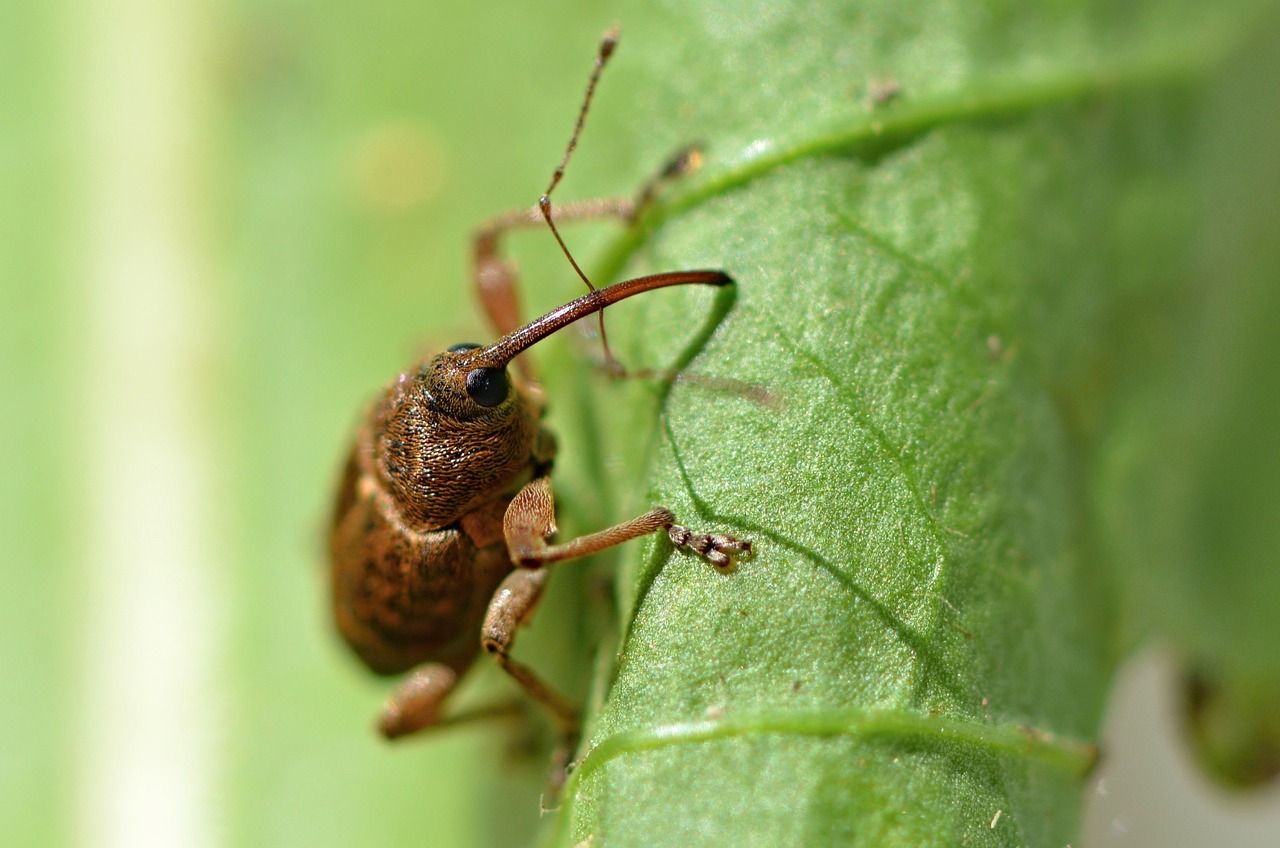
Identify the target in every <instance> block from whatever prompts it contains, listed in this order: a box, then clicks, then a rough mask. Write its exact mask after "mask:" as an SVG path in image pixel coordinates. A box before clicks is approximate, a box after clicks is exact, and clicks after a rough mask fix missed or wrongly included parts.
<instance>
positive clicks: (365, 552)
mask: <svg viewBox="0 0 1280 848" xmlns="http://www.w3.org/2000/svg"><path fill="white" fill-rule="evenodd" d="M348 469H349V470H348V473H347V474H346V475H344V481H343V486H344V488H343V492H342V494H341V496H340V498H339V504H340V506H339V509H340V513H339V514H337V515H335V516H334V524H333V528H332V535H331V537H330V548H331V551H330V554H331V561H332V564H333V568H332V571H331V578H332V581H333V586H332V598H333V607H334V616H335V619H336V621H337V624H338V630H339V632H340V633H341V634H342V636H343V638H344V639H345V640H346V641H347V643H348V644H350V645H351V647H352V648H353V649H354V650H355V652H356V654H357V655H358V656H359V657H360V658H361V659H362V660H363V661H364V662H365V663H366V664H367V665H368V666H369V667H370V668H371V669H372V670H374V671H376V672H378V673H380V674H398V673H400V672H402V671H407V670H408V669H410V668H413V667H414V666H417V665H419V664H421V663H423V662H428V661H435V662H442V663H445V664H448V665H453V666H459V667H464V666H465V664H466V663H467V662H468V661H469V660H470V659H471V657H472V656H474V654H475V653H476V650H477V642H476V634H477V633H478V631H479V628H480V622H481V621H482V620H483V618H484V612H485V608H486V606H487V605H488V603H489V599H490V598H491V597H492V596H493V593H494V591H495V589H497V586H498V584H499V583H500V582H501V581H502V578H503V577H504V576H505V575H506V574H507V572H508V571H510V570H511V563H510V559H509V558H508V556H507V552H506V548H505V546H504V545H503V544H502V543H501V541H500V540H499V541H496V542H495V543H493V544H488V545H485V546H483V547H479V546H477V545H476V543H475V541H474V540H473V539H472V537H471V536H469V535H468V534H467V533H466V532H465V531H464V530H463V529H462V528H461V526H457V527H445V528H441V529H437V530H425V531H417V530H413V529H412V528H411V527H409V526H406V523H405V521H404V520H403V517H402V516H401V515H400V514H399V511H398V509H397V508H396V505H395V503H394V501H393V500H392V499H391V498H390V497H389V496H388V495H387V493H386V492H385V491H383V490H382V488H381V486H380V485H379V482H378V481H377V480H376V478H374V477H373V476H372V475H370V474H368V473H363V472H361V471H360V469H359V467H358V463H357V462H356V458H355V457H354V456H353V457H352V461H351V463H350V464H349V466H348ZM495 506H498V507H501V506H502V505H501V504H495Z"/></svg>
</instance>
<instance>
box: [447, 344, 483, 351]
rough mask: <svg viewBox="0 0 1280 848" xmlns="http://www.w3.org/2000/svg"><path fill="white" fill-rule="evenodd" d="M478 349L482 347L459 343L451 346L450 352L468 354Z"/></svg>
mask: <svg viewBox="0 0 1280 848" xmlns="http://www.w3.org/2000/svg"><path fill="white" fill-rule="evenodd" d="M478 347H480V345H478V344H476V343H475V342H459V343H458V344H456V345H451V346H450V347H449V352H450V353H466V352H467V351H469V350H475V349H476V348H478Z"/></svg>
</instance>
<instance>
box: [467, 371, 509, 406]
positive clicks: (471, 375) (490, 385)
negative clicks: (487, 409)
mask: <svg viewBox="0 0 1280 848" xmlns="http://www.w3.org/2000/svg"><path fill="white" fill-rule="evenodd" d="M507 389H508V385H507V372H506V369H503V368H473V369H471V371H469V372H468V373H467V394H469V395H471V399H472V400H473V401H475V402H476V403H478V404H480V405H481V406H497V405H498V404H500V403H502V402H503V401H504V400H506V399H507Z"/></svg>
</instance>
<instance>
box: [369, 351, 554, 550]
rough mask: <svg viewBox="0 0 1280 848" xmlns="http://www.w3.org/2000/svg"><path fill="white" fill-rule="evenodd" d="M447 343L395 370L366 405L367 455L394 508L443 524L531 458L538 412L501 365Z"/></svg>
mask: <svg viewBox="0 0 1280 848" xmlns="http://www.w3.org/2000/svg"><path fill="white" fill-rule="evenodd" d="M482 350H483V349H482V348H480V346H479V345H473V344H459V345H454V346H453V347H451V348H449V349H448V350H446V351H445V352H443V353H441V354H439V355H437V356H435V357H432V358H431V359H428V360H426V361H425V362H423V363H422V364H421V365H420V366H419V367H418V368H417V369H416V371H411V372H408V373H405V374H402V375H400V377H399V379H398V380H397V381H396V382H395V383H393V384H392V385H391V386H390V387H389V389H388V391H387V394H386V396H385V397H384V399H383V402H382V403H381V404H379V407H378V408H377V409H375V411H374V419H373V422H372V424H373V433H374V444H373V446H372V447H373V451H374V462H375V465H376V468H377V471H378V475H379V477H381V479H382V482H383V484H384V486H385V487H386V490H387V492H388V493H389V494H390V495H391V496H392V498H394V499H395V501H396V503H397V505H398V506H399V508H400V511H401V514H402V515H403V516H404V517H405V518H406V519H408V520H409V521H410V522H412V523H413V524H414V525H415V526H417V527H419V528H421V529H433V528H438V527H446V526H448V525H450V524H453V523H454V522H456V521H457V520H458V519H460V518H461V517H462V516H464V515H466V514H467V513H468V512H470V511H472V510H473V509H475V508H476V507H477V506H479V505H480V504H483V503H485V502H487V501H490V500H492V499H493V498H494V497H496V496H498V495H500V494H502V493H503V492H504V491H507V490H508V489H510V488H511V487H512V486H513V485H515V484H516V483H517V482H519V481H520V478H521V477H522V475H523V474H524V472H525V470H526V469H527V468H529V466H530V465H531V463H532V461H533V460H532V456H533V450H534V444H535V440H536V437H537V432H538V420H537V419H538V413H537V409H536V407H535V405H534V404H533V403H532V402H531V400H530V398H529V397H527V395H526V394H525V392H524V391H523V390H522V389H521V388H520V387H519V386H518V385H517V384H516V383H515V381H513V380H512V379H511V377H510V375H509V374H508V371H507V368H506V364H505V363H500V364H495V363H491V362H485V361H480V360H479V359H478V353H479V352H481V351H482Z"/></svg>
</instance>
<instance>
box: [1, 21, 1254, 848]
mask: <svg viewBox="0 0 1280 848" xmlns="http://www.w3.org/2000/svg"><path fill="white" fill-rule="evenodd" d="M617 20H621V21H622V22H623V24H624V25H625V27H626V35H625V38H624V43H623V46H622V48H621V50H620V53H619V60H618V62H617V65H616V67H615V68H613V69H611V72H610V76H609V77H608V78H607V79H606V81H605V83H604V87H603V89H602V94H601V98H600V100H599V103H598V106H597V108H596V109H595V112H594V113H593V116H592V120H591V122H590V125H589V127H588V130H587V134H586V136H585V137H584V140H583V144H582V148H581V153H580V156H579V158H578V159H577V160H575V163H574V166H573V169H572V170H571V172H570V176H569V178H568V180H567V181H566V184H565V189H564V191H565V195H564V196H565V197H569V196H583V197H584V196H593V195H598V194H614V193H618V192H627V191H629V190H631V188H632V187H634V186H635V185H637V184H638V183H639V182H640V181H641V180H642V179H643V178H644V176H645V175H647V174H648V173H649V172H650V171H652V169H653V167H654V166H655V165H656V164H657V163H656V162H653V161H648V160H647V159H646V158H645V157H643V156H640V155H638V150H639V149H641V148H644V149H647V148H648V147H649V146H650V145H647V144H641V143H639V142H637V141H635V140H634V139H630V138H628V136H627V135H626V134H625V133H623V132H622V131H621V128H623V127H624V126H627V125H628V122H627V120H626V119H625V112H626V110H627V108H628V103H629V98H631V97H632V96H633V95H634V89H633V87H632V86H631V79H632V77H631V75H630V73H629V71H628V69H627V61H626V56H627V55H628V53H630V52H631V51H637V52H638V51H643V50H644V49H645V45H646V44H648V43H655V42H659V41H661V40H662V39H666V38H671V37H673V36H672V34H671V33H668V32H664V31H662V30H661V29H660V28H658V27H657V26H656V25H655V26H652V27H651V26H650V24H649V22H648V19H647V18H646V17H645V16H644V14H643V13H634V14H631V13H628V12H627V10H620V9H619V8H618V7H617V6H616V5H615V4H598V3H587V2H567V0H550V2H543V3H538V4H536V5H535V4H506V5H497V4H494V5H492V6H476V7H465V8H464V7H463V6H461V5H457V6H453V5H449V6H446V5H445V4H407V3H399V2H382V0H374V2H368V3H364V4H360V5H359V6H355V5H344V4H308V3H299V2H234V3H225V4H216V3H212V2H188V3H165V2H161V0H151V1H150V2H148V0H97V2H83V3H71V4H49V5H45V4H17V3H11V4H6V5H5V6H4V8H3V9H0V56H3V57H4V65H3V67H4V68H5V69H6V72H5V73H4V74H2V75H0V110H2V111H0V121H2V123H0V189H2V191H3V194H2V196H0V274H3V280H4V282H3V285H2V287H0V314H2V315H3V316H4V323H3V327H4V332H3V333H2V334H0V352H2V356H0V374H2V375H3V386H4V388H5V392H4V397H5V409H6V412H5V415H4V416H3V417H2V418H0V435H2V436H3V443H4V445H5V457H6V459H5V465H4V471H5V473H4V479H3V482H2V483H0V499H2V505H3V509H0V532H2V534H3V538H4V540H5V542H6V545H7V547H6V563H7V567H6V569H5V575H6V586H5V590H6V591H5V595H6V602H5V603H4V605H3V615H2V616H0V658H2V666H0V667H3V669H4V671H5V673H6V676H7V677H8V683H7V687H6V690H7V695H6V697H5V698H4V699H2V700H0V725H2V726H3V727H4V731H3V733H4V743H3V753H2V754H0V798H3V799H4V801H3V803H0V839H2V840H3V841H4V843H5V844H11V845H60V844H84V845H93V844H104V845H130V844H131V845H137V844H182V845H215V844H231V845H272V846H283V845H308V846H321V845H369V844H383V845H392V844H394V845H399V844H431V845H437V844H438V845H491V844H521V843H524V842H527V841H528V839H529V837H528V834H529V833H531V832H532V831H533V829H534V828H535V827H536V826H537V819H538V807H537V794H538V792H539V790H540V788H541V783H542V779H543V774H544V769H543V765H542V762H543V761H542V760H541V759H540V757H539V756H521V755H520V753H519V751H518V750H517V749H518V748H519V743H520V741H521V736H522V731H520V730H519V729H518V728H516V729H513V728H511V727H507V726H486V727H472V728H466V729H458V730H455V731H451V732H449V733H447V734H440V735H439V736H437V737H434V738H431V739H429V740H423V741H421V742H415V743H413V744H411V745H408V746H405V747H403V748H398V749H394V750H390V749H388V748H386V747H385V746H383V745H382V744H380V743H379V741H378V740H377V739H375V738H374V736H373V735H372V733H371V721H372V717H373V715H374V713H375V711H376V709H377V708H378V706H379V704H380V703H381V700H382V698H383V697H384V696H385V694H386V692H387V690H388V687H387V684H386V682H385V681H379V680H376V679H373V678H371V677H370V676H368V675H366V674H365V673H364V672H363V671H362V670H361V669H360V668H359V667H357V665H356V664H355V663H354V662H353V661H352V660H351V659H350V658H349V657H348V656H347V655H346V653H345V652H344V650H343V649H342V648H341V646H340V645H339V644H338V643H337V641H336V639H335V637H334V636H333V635H332V634H331V632H330V630H329V627H328V622H327V617H326V608H325V592H324V588H325V586H324V574H323V544H322V538H323V532H322V531H323V525H324V518H325V515H326V513H327V510H328V508H329V501H330V498H331V497H332V490H333V486H334V483H335V476H336V473H337V470H338V463H339V460H340V458H341V455H342V452H343V450H344V446H345V444H346V442H347V440H348V439H349V438H350V435H351V432H352V429H353V427H354V423H355V420H356V417H357V415H358V413H359V410H360V409H361V406H362V404H363V403H364V402H365V401H366V399H367V398H368V397H369V396H370V394H371V392H373V391H374V390H375V389H376V388H377V386H378V385H380V384H381V383H382V382H383V381H384V380H386V379H387V378H389V377H390V376H391V375H393V374H394V373H395V372H396V371H397V369H399V368H401V367H403V366H404V364H405V363H407V362H408V361H409V360H411V359H412V358H413V357H414V356H416V355H418V354H419V353H420V352H422V351H424V350H427V349H430V348H433V347H437V346H440V345H443V344H449V343H452V342H454V341H458V340H466V339H473V338H474V339H477V340H483V338H485V336H486V332H487V331H486V329H485V328H484V326H483V324H482V323H481V322H480V321H479V319H478V317H477V314H476V311H475V309H474V308H473V305H472V303H471V298H470V292H469V289H468V284H467V258H468V250H469V245H468V242H467V237H468V233H469V232H470V231H471V229H472V228H473V227H474V226H475V225H476V224H477V223H479V222H480V221H482V220H484V219H485V218H486V217H487V216H489V215H490V214H493V213H494V212H496V211H498V210H502V209H506V208H510V207H513V206H519V205H523V204H525V203H528V202H530V201H532V200H534V199H535V198H536V196H537V193H538V192H539V191H540V190H541V189H542V187H543V185H544V183H545V180H546V177H547V175H548V174H549V172H550V170H551V168H552V167H553V166H554V164H555V162H556V161H557V159H558V157H559V155H560V151H561V149H562V146H563V144H564V141H565V137H566V133H567V130H568V128H569V126H570V124H571V121H572V118H573V115H574V112H575V110H576V108H577V105H578V101H579V97H580V92H581V89H582V85H583V83H584V81H585V75H586V72H587V70H588V69H589V67H590V62H591V57H592V54H593V50H594V45H595V43H596V40H597V39H598V37H599V35H600V33H601V32H602V31H603V30H604V29H605V27H606V26H607V25H609V24H611V23H613V22H615V21H617ZM664 132H665V133H666V134H668V135H669V134H671V132H672V131H671V130H670V129H669V128H668V129H666V130H664ZM605 234H607V228H606V229H605V231H602V232H587V233H583V234H580V235H575V236H574V244H575V246H576V247H578V248H579V250H580V251H581V252H582V253H583V254H585V255H586V256H591V255H592V247H593V245H595V244H598V241H599V239H600V238H601V237H602V236H603V235H605ZM514 244H515V249H516V252H517V253H518V256H519V260H520V263H521V266H522V268H523V269H524V272H525V279H526V282H527V289H526V291H527V293H528V298H527V311H529V312H533V311H540V310H541V309H542V308H543V307H549V306H550V305H552V304H555V303H558V302H560V301H562V300H564V299H566V298H567V297H569V296H572V295H576V294H577V293H578V288H577V284H576V283H575V281H574V280H573V279H572V278H571V277H570V276H569V274H567V273H566V269H565V268H564V266H563V265H562V263H561V261H560V260H559V259H558V257H557V256H556V255H555V253H554V250H553V245H552V244H551V242H550V240H549V238H547V237H546V236H545V235H544V234H542V233H531V234H529V235H522V236H519V237H518V238H517V239H516V240H515V242H514ZM561 346H562V348H561V349H560V350H559V352H557V350H552V351H551V352H550V353H549V355H550V356H565V355H568V354H567V353H566V351H565V350H563V348H565V347H568V346H567V345H563V343H561ZM558 484H559V485H562V486H563V487H564V491H563V492H562V497H563V500H564V501H565V502H566V503H568V504H573V503H575V502H577V503H579V504H581V503H584V502H587V501H589V500H590V499H591V493H590V492H589V491H587V490H585V489H584V488H583V487H582V486H581V485H580V484H576V482H575V478H574V476H573V474H572V472H568V473H567V474H566V476H565V478H564V479H563V480H561V481H558ZM594 509H595V510H596V511H597V512H601V511H603V512H606V513H607V510H601V509H600V508H599V507H594ZM558 591H560V592H561V593H569V594H570V595H572V594H573V592H575V591H576V590H575V589H573V588H566V589H560V590H558ZM572 599H573V598H572V597H570V598H569V600H572ZM570 606H571V604H569V603H564V602H563V601H562V603H561V604H560V607H558V608H560V609H568V608H569V607H570ZM551 608H552V609H557V607H556V606H555V602H554V601H553V603H552V606H551ZM589 627H590V625H589V624H584V623H583V622H581V621H575V620H570V617H569V616H562V617H557V616H548V615H544V616H543V618H542V619H540V625H539V627H537V628H535V631H537V632H536V634H535V636H534V641H533V642H532V644H534V645H536V641H537V640H538V639H541V640H544V641H546V642H552V641H556V640H559V641H568V640H573V639H574V638H575V636H577V635H580V634H581V633H584V632H589ZM535 649H536V648H535ZM1143 674H1146V673H1145V672H1137V673H1136V675H1137V678H1139V679H1143V680H1147V682H1148V684H1149V685H1147V686H1146V687H1145V688H1143V687H1138V689H1136V690H1135V692H1136V693H1137V694H1133V696H1132V697H1133V700H1132V701H1129V702H1128V703H1137V704H1143V703H1146V704H1148V705H1152V707H1151V708H1152V709H1164V708H1166V707H1168V704H1167V699H1166V700H1161V699H1160V698H1159V697H1156V696H1153V695H1151V694H1150V693H1151V691H1152V689H1151V686H1152V685H1156V684H1161V682H1162V684H1161V685H1167V684H1169V678H1170V677H1171V674H1165V675H1164V676H1163V677H1160V676H1159V675H1157V680H1156V684H1152V683H1151V681H1150V679H1149V678H1150V677H1151V675H1150V674H1147V676H1146V677H1143ZM476 676H477V677H478V678H479V679H478V680H476V681H472V682H470V683H469V684H468V688H469V689H470V690H474V689H476V688H483V687H485V686H486V685H487V684H491V683H493V682H494V675H493V674H492V673H491V670H489V669H485V670H483V671H482V672H480V673H479V674H478V675H476ZM500 685H503V684H500ZM1144 692H1145V693H1146V694H1142V693H1144ZM474 696H475V692H474V691H471V692H469V693H464V696H463V697H464V699H465V698H467V697H474ZM1143 698H1146V699H1147V700H1146V701H1144V700H1143ZM1153 698H1154V700H1153ZM1161 704H1164V707H1161V706H1160V705H1161ZM1123 715H1124V710H1123V709H1120V710H1119V711H1118V712H1117V716H1123ZM1149 717H1150V713H1148V712H1144V711H1143V710H1138V711H1137V712H1135V713H1134V714H1133V716H1131V718H1130V721H1131V722H1132V723H1131V724H1130V725H1125V724H1120V725H1116V724H1114V723H1113V724H1110V725H1108V728H1109V730H1108V732H1109V734H1110V735H1112V736H1115V735H1117V734H1118V736H1119V738H1123V739H1132V738H1135V736H1136V735H1137V734H1138V733H1139V731H1140V730H1141V729H1143V728H1146V727H1147V725H1149V724H1150V722H1149V720H1148V719H1149ZM1114 720H1115V721H1118V720H1120V719H1119V718H1115V719H1114ZM1168 723H1169V724H1172V722H1168ZM1117 728H1118V729H1117ZM1166 729H1168V728H1166ZM1151 739H1152V742H1151V744H1152V745H1162V746H1163V747H1162V748H1160V750H1163V751H1169V750H1173V751H1175V753H1174V754H1170V755H1169V756H1164V755H1160V756H1155V757H1149V756H1148V757H1146V759H1145V760H1144V759H1143V758H1144V756H1146V755H1144V754H1143V753H1142V752H1143V751H1144V750H1148V749H1147V748H1144V747H1142V746H1134V750H1135V754H1134V756H1135V757H1136V758H1137V759H1136V762H1138V763H1139V764H1141V763H1142V762H1147V763H1149V764H1150V766H1149V768H1147V769H1146V770H1143V769H1142V768H1140V767H1137V768H1136V770H1135V766H1133V765H1132V763H1133V762H1135V760H1127V759H1123V758H1120V757H1122V755H1119V754H1117V755H1116V756H1117V757H1118V758H1119V759H1118V761H1117V762H1116V763H1115V765H1112V764H1111V763H1108V765H1107V769H1108V770H1111V769H1114V771H1104V772H1103V775H1102V779H1103V781H1104V782H1103V783H1102V784H1101V786H1102V787H1103V788H1102V791H1097V789H1096V787H1095V791H1093V792H1092V793H1091V794H1092V796H1093V801H1092V803H1093V804H1094V809H1095V810H1096V812H1094V813H1091V817H1090V819H1089V823H1088V828H1089V829H1088V837H1087V841H1086V844H1126V845H1140V844H1166V845H1167V844H1175V843H1170V842H1169V841H1168V839H1169V838H1170V836H1171V835H1172V836H1174V837H1176V836H1179V835H1182V836H1187V835H1188V834H1198V833H1214V834H1223V833H1237V837H1238V839H1240V840H1245V839H1250V838H1251V839H1255V840H1257V844H1266V843H1265V842H1264V840H1266V839H1267V838H1268V835H1274V833H1275V830H1274V829H1273V828H1274V827H1276V822H1277V818H1276V812H1275V809H1274V803H1273V804H1272V808H1271V809H1269V810H1268V809H1264V808H1262V807H1261V806H1259V805H1258V804H1257V803H1256V802H1255V803H1253V804H1252V805H1251V807H1250V809H1249V810H1241V809H1239V807H1238V804H1236V803H1235V802H1232V803H1222V802H1220V801H1219V800H1216V799H1217V798H1218V796H1217V795H1216V794H1215V792H1216V790H1212V789H1210V788H1209V787H1208V786H1207V784H1205V783H1204V782H1203V781H1202V780H1199V779H1195V778H1191V777H1188V775H1189V769H1188V768H1187V766H1186V762H1185V757H1183V758H1182V759H1178V756H1180V755H1178V754H1177V753H1176V748H1174V747H1172V743H1170V742H1169V741H1168V740H1167V738H1165V737H1161V736H1153V737H1151ZM1161 739H1163V740H1164V741H1160V740H1161ZM1117 747H1119V749H1120V750H1121V751H1123V750H1125V748H1126V746H1112V750H1113V752H1114V751H1115V750H1116V748H1117ZM1171 757H1172V758H1173V759H1172V760H1171V759H1170V758H1171ZM1170 762H1177V763H1179V765H1178V766H1177V767H1176V768H1175V767H1172V766H1170ZM1109 774H1110V775H1114V776H1113V777H1112V778H1110V782H1109V783H1107V782H1106V781H1107V779H1108V778H1107V775H1109ZM1120 776H1123V778H1121V777H1120ZM1161 778H1165V779H1171V780H1172V781H1173V784H1172V785H1171V786H1167V787H1165V788H1163V789H1161V788H1157V789H1154V790H1153V788H1152V787H1153V786H1155V787H1160V786H1162V785H1163V784H1160V783H1156V781H1159V780H1160V779H1161ZM1134 789H1137V790H1139V792H1138V794H1126V793H1127V792H1130V790H1134ZM1143 793H1145V794H1143ZM1178 793H1181V794H1178ZM1176 798H1181V799H1184V800H1182V801H1181V802H1178V801H1174V800H1172V799H1176ZM1186 799H1195V800H1186ZM1154 811H1161V812H1164V813H1167V814H1166V815H1157V813H1156V812H1154ZM1215 815H1216V816H1220V817H1221V818H1213V816H1215ZM1179 816H1185V817H1188V818H1185V819H1180V818H1179ZM1191 817H1194V819H1193V818H1191ZM1193 820H1194V822H1196V823H1195V824H1190V823H1188V822H1191V821H1193ZM1144 827H1145V828H1146V829H1145V830H1144ZM1231 827H1239V828H1241V829H1240V830H1239V831H1238V832H1236V831H1230V830H1224V828H1231ZM1228 841H1230V840H1228ZM1180 844H1195V843H1194V842H1183V843H1180ZM1240 844H1244V843H1243V842H1240Z"/></svg>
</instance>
